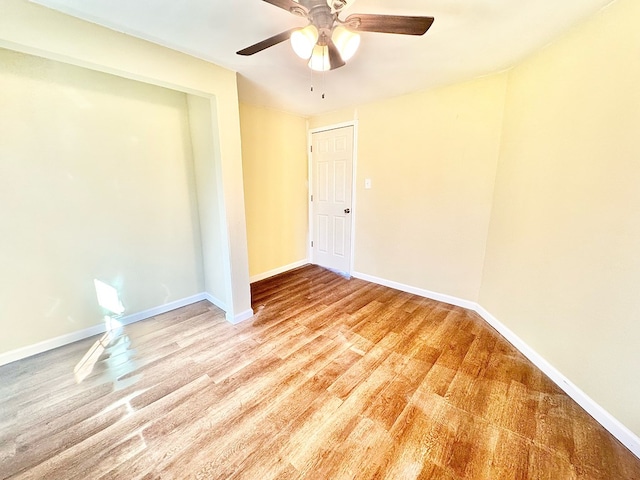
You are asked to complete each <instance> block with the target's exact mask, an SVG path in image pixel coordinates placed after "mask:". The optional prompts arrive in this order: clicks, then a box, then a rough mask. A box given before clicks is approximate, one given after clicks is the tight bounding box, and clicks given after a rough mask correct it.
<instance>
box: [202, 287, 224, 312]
mask: <svg viewBox="0 0 640 480" xmlns="http://www.w3.org/2000/svg"><path fill="white" fill-rule="evenodd" d="M202 295H203V296H204V300H208V301H209V302H211V303H213V304H214V305H215V306H216V307H218V308H219V309H220V310H223V311H225V312H226V311H227V306H226V305H225V303H224V302H223V301H222V300H220V299H219V298H216V297H214V296H213V295H211V294H210V293H209V292H206V293H203V294H202Z"/></svg>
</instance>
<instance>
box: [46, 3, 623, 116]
mask: <svg viewBox="0 0 640 480" xmlns="http://www.w3.org/2000/svg"><path fill="white" fill-rule="evenodd" d="M35 1H36V2H37V3H39V4H42V5H44V6H47V7H50V8H53V9H56V10H59V11H61V12H64V13H67V14H70V15H73V16H76V17H79V18H82V19H85V20H88V21H91V22H94V23H97V24H100V25H103V26H106V27H109V28H112V29H114V30H117V31H120V32H124V33H127V34H130V35H133V36H136V37H140V38H143V39H146V40H149V41H152V42H154V43H158V44H160V45H164V46H167V47H170V48H172V49H175V50H179V51H181V52H185V53H188V54H191V55H194V56H196V57H199V58H202V59H205V60H208V61H211V62H213V63H215V64H218V65H221V66H223V67H226V68H228V69H231V70H234V71H237V72H238V73H239V79H238V85H239V94H240V99H241V100H242V101H245V102H249V103H253V104H257V105H264V106H270V107H275V108H278V109H281V110H286V111H290V112H293V113H298V114H301V115H313V114H318V113H323V112H328V111H331V110H336V109H339V108H343V107H350V106H354V105H358V104H362V103H366V102H370V101H372V100H377V99H380V98H385V97H391V96H397V95H401V94H404V93H408V92H412V91H419V90H426V89H429V88H433V87H435V86H440V85H446V84H452V83H456V82H460V81H464V80H468V79H471V78H474V77H478V76H482V75H487V74H491V73H494V72H498V71H500V70H504V69H506V68H509V67H511V66H513V65H514V64H516V63H517V62H519V61H520V60H522V59H523V58H524V57H525V56H527V55H529V54H531V53H532V52H534V51H536V50H538V49H540V48H542V47H544V46H545V45H547V44H548V43H549V42H551V41H553V39H554V38H556V37H558V36H559V35H561V34H562V32H564V31H565V30H567V29H569V28H571V27H572V26H573V25H575V24H577V23H579V22H580V21H582V20H583V19H585V18H586V17H588V16H589V15H591V14H593V13H594V12H596V11H597V10H599V9H601V8H602V7H604V6H606V5H607V4H609V3H612V0H524V1H513V0H430V1H423V0H394V1H385V0H357V1H355V2H354V3H353V5H351V6H350V7H349V8H348V9H347V10H345V11H344V12H343V13H342V14H341V18H345V17H346V16H347V15H349V14H352V13H386V14H395V15H425V16H432V17H435V22H434V24H433V26H432V27H431V29H430V30H429V31H428V32H427V33H426V35H424V36H422V37H413V36H405V35H392V34H381V33H363V34H362V41H361V44H360V49H359V50H358V52H357V53H356V55H355V56H354V58H352V59H351V61H349V62H348V64H347V65H346V66H344V67H342V68H339V69H337V70H334V71H331V72H327V73H325V74H324V75H323V74H320V73H314V75H313V84H314V86H315V89H314V90H315V91H314V92H313V93H312V92H311V91H310V86H311V83H312V75H311V70H310V69H309V68H308V67H307V66H306V64H305V62H304V61H303V60H301V59H300V58H298V57H297V56H296V55H295V54H294V53H293V50H292V49H291V46H290V45H289V43H288V42H284V43H282V44H280V45H277V46H275V47H271V48H269V49H267V50H264V51H262V52H260V53H257V54H255V55H253V56H251V57H241V56H239V55H236V54H235V52H236V51H238V50H240V49H242V48H244V47H247V46H249V45H252V44H254V43H256V42H258V41H260V40H263V39H264V38H266V37H270V36H272V35H275V34H277V33H280V32H281V31H283V30H287V29H289V28H293V27H296V26H304V25H305V23H306V22H305V20H304V19H302V18H300V17H295V16H293V15H291V14H289V13H288V12H286V11H284V10H282V9H280V8H277V7H275V6H273V5H270V4H268V3H266V2H264V1H262V0H228V1H225V2H223V1H221V0H135V1H132V0H35ZM323 92H324V93H325V98H324V99H322V98H321V94H322V93H323Z"/></svg>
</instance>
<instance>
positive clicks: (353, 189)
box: [307, 120, 358, 276]
mask: <svg viewBox="0 0 640 480" xmlns="http://www.w3.org/2000/svg"><path fill="white" fill-rule="evenodd" d="M344 127H353V162H352V164H351V215H350V217H351V218H350V222H349V228H350V229H351V245H350V246H349V248H350V249H351V252H350V254H351V258H350V259H349V271H348V272H346V273H347V274H348V275H349V276H351V275H352V273H353V271H354V265H355V263H354V260H355V245H356V228H355V225H356V215H357V214H358V209H357V203H356V198H357V195H356V187H357V181H356V177H357V172H358V120H350V121H348V122H341V123H335V124H331V125H326V126H323V127H317V128H312V129H310V130H308V131H307V172H308V174H307V193H308V194H307V205H308V214H307V215H308V219H309V220H308V225H309V231H308V233H307V258H308V259H309V262H310V263H314V258H313V248H311V241H312V240H313V233H314V232H313V204H312V202H311V195H313V153H312V152H311V145H313V140H312V138H313V137H312V135H313V134H314V133H320V132H327V131H329V130H336V129H338V128H344Z"/></svg>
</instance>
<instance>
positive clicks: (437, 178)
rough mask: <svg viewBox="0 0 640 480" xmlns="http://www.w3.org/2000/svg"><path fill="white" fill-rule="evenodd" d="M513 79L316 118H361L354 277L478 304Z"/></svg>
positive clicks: (315, 122)
mask: <svg viewBox="0 0 640 480" xmlns="http://www.w3.org/2000/svg"><path fill="white" fill-rule="evenodd" d="M505 82H506V75H497V76H492V77H487V78H484V79H480V80H475V81H472V82H468V83H464V84H460V85H455V86H452V87H447V88H441V89H437V90H433V91H428V92H420V93H415V94H411V95H406V96H403V97H398V98H393V99H390V100H386V101H382V102H376V103H372V104H367V105H361V106H359V107H358V108H357V110H356V111H354V110H353V109H351V110H349V109H347V110H344V111H341V112H334V113H331V114H328V115H324V116H321V117H316V118H314V119H312V121H311V125H312V126H313V127H319V126H322V125H329V124H331V123H336V122H339V121H347V120H349V119H353V118H354V117H355V116H356V115H357V118H358V158H357V179H356V196H357V204H356V208H355V213H356V227H355V260H354V266H355V270H356V272H359V273H364V274H367V275H372V276H374V277H379V278H382V279H385V280H392V281H395V282H399V283H402V284H406V285H409V286H412V287H417V288H420V289H426V290H430V291H433V292H436V293H442V294H447V295H452V296H455V297H459V298H462V299H465V300H469V301H476V300H477V298H478V292H479V289H480V280H481V276H482V266H483V261H484V248H485V239H486V235H487V229H488V225H489V217H490V211H491V200H492V196H493V182H494V178H495V172H496V163H497V157H498V149H499V140H500V131H501V126H502V112H503V105H504V95H505ZM349 117H350V118H349ZM365 178H369V179H371V181H372V188H371V189H369V190H365V189H364V180H365Z"/></svg>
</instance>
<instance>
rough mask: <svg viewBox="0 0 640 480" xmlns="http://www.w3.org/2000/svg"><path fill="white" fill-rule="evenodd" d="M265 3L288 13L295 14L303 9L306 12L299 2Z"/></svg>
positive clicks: (281, 0)
mask: <svg viewBox="0 0 640 480" xmlns="http://www.w3.org/2000/svg"><path fill="white" fill-rule="evenodd" d="M263 1H264V2H267V3H270V4H271V5H275V6H276V7H280V8H282V9H283V10H286V11H287V12H293V11H295V10H299V9H301V8H302V9H303V10H305V11H306V8H304V7H303V6H302V5H300V4H299V3H298V2H294V1H293V0H263Z"/></svg>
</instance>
